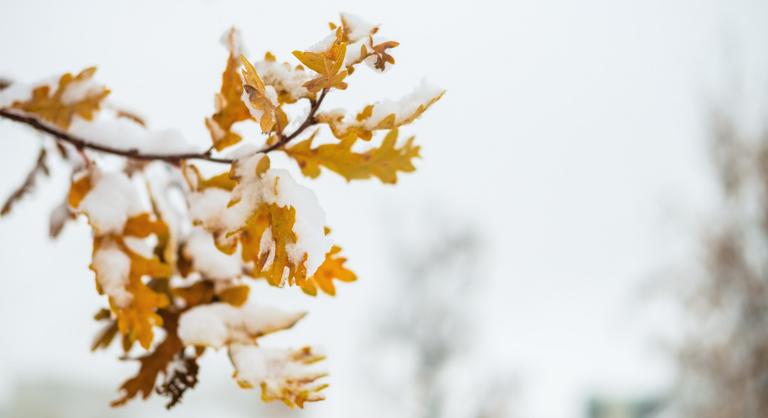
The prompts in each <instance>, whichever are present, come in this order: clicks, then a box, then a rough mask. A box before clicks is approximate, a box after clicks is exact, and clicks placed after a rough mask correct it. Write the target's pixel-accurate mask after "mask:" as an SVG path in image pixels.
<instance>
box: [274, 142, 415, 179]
mask: <svg viewBox="0 0 768 418" xmlns="http://www.w3.org/2000/svg"><path fill="white" fill-rule="evenodd" d="M397 136H398V131H397V129H392V130H390V131H389V132H388V133H387V135H386V136H385V137H384V140H383V141H382V143H381V145H380V146H379V147H378V148H373V149H371V150H369V151H366V152H355V151H353V150H352V146H353V145H354V144H355V142H356V141H357V136H356V135H354V134H349V135H347V136H346V137H344V138H343V139H342V140H341V141H340V142H338V143H332V144H323V145H319V146H317V147H312V140H313V139H314V135H313V136H311V137H310V138H308V139H306V140H304V141H302V142H299V143H297V144H296V145H294V146H292V147H290V148H287V149H286V150H285V153H286V154H288V155H289V156H290V157H292V158H293V159H294V160H296V162H297V163H298V164H299V167H300V168H301V172H302V173H303V174H304V175H305V176H307V177H311V178H316V177H318V176H319V175H320V167H325V168H327V169H328V170H331V171H333V172H335V173H337V174H340V175H341V176H342V177H344V178H345V179H346V180H347V181H352V180H363V179H368V178H371V177H376V178H378V179H379V180H381V182H382V183H388V184H394V183H397V173H398V172H404V173H410V172H412V171H414V170H415V169H416V168H415V167H414V165H413V159H414V158H418V157H419V146H417V145H414V144H413V137H411V138H408V140H407V141H406V142H405V143H404V144H403V145H401V146H399V147H398V146H396V144H397Z"/></svg>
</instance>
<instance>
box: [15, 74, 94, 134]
mask: <svg viewBox="0 0 768 418" xmlns="http://www.w3.org/2000/svg"><path fill="white" fill-rule="evenodd" d="M95 72H96V67H90V68H86V69H85V70H83V71H81V72H80V73H78V74H77V75H72V74H70V73H66V74H64V75H63V76H61V78H59V81H58V86H57V88H56V90H54V91H53V92H51V88H50V87H49V86H40V87H37V88H36V89H34V90H33V91H32V97H31V98H30V99H29V100H26V101H16V102H14V103H12V104H11V107H12V108H14V109H19V110H22V111H24V112H26V113H31V114H34V115H36V116H39V117H40V118H41V119H43V120H45V121H47V122H50V123H52V124H54V125H56V126H58V127H59V128H62V129H65V130H66V129H68V128H69V125H70V124H71V123H72V119H73V118H74V117H75V116H79V117H81V118H83V119H85V120H92V119H93V115H94V114H95V112H96V111H98V110H99V108H100V107H101V102H102V101H103V100H104V98H106V97H107V95H109V90H108V89H107V88H106V87H102V86H92V87H90V86H89V87H87V88H88V90H87V91H86V92H85V94H84V95H82V96H83V97H80V96H79V95H77V94H71V93H70V95H73V96H74V97H72V98H70V97H69V96H70V95H68V94H67V92H68V91H69V92H72V91H73V90H76V89H78V88H82V85H84V84H86V83H89V82H90V81H91V79H92V78H93V74H94V73H95Z"/></svg>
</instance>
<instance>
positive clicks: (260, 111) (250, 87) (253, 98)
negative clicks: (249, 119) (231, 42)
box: [240, 56, 277, 133]
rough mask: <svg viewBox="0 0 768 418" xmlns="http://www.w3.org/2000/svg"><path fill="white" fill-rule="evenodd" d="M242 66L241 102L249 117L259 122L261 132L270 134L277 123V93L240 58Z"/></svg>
mask: <svg viewBox="0 0 768 418" xmlns="http://www.w3.org/2000/svg"><path fill="white" fill-rule="evenodd" d="M240 62H241V63H242V64H243V70H242V74H243V100H244V101H245V103H246V106H247V108H248V110H249V111H250V114H251V116H253V118H254V119H256V120H257V121H258V122H259V126H260V127H261V131H262V132H264V133H267V132H270V131H271V130H272V128H273V127H274V126H275V124H276V123H277V116H276V115H275V112H276V110H277V103H276V102H277V93H276V92H275V89H274V87H272V86H269V87H267V86H266V85H265V84H264V82H263V81H262V80H261V77H259V74H258V73H257V72H256V68H254V66H253V64H251V62H250V61H248V60H247V59H246V58H245V57H244V56H240Z"/></svg>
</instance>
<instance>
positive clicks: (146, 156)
mask: <svg viewBox="0 0 768 418" xmlns="http://www.w3.org/2000/svg"><path fill="white" fill-rule="evenodd" d="M326 94H328V89H323V91H322V92H321V93H320V97H319V98H318V99H317V100H314V101H312V104H311V107H310V109H309V114H308V115H307V118H306V119H305V120H304V122H302V124H301V125H300V126H299V127H298V128H296V130H295V131H293V132H292V133H290V134H288V135H283V134H282V133H281V134H279V139H278V141H277V142H275V143H274V144H272V145H269V146H266V147H264V148H262V149H261V150H259V151H258V152H261V153H265V154H266V153H269V152H272V151H275V150H277V149H279V148H281V147H283V146H285V145H286V144H288V143H289V142H290V141H291V140H293V139H294V138H296V137H297V136H299V135H300V134H301V133H302V132H304V131H305V130H306V129H307V128H309V127H310V126H312V125H315V124H316V123H317V121H316V120H315V114H317V111H318V110H319V109H320V105H321V104H322V102H323V100H324V99H325V96H326ZM0 118H5V119H8V120H12V121H14V122H18V123H21V124H24V125H27V126H30V127H32V128H34V129H37V130H38V131H41V132H44V133H46V134H48V135H51V136H53V137H54V138H56V140H58V141H63V142H66V143H69V144H71V145H73V146H74V147H75V148H77V149H80V150H83V149H88V150H92V151H97V152H101V153H105V154H112V155H118V156H121V157H125V158H130V159H134V160H145V161H150V160H161V161H166V162H169V163H179V162H180V161H183V160H203V161H209V162H213V163H223V164H231V163H233V162H234V161H235V160H234V159H232V158H221V157H214V156H212V155H211V151H212V150H211V149H208V150H207V151H204V152H199V153H178V154H158V153H142V152H140V151H139V150H138V149H120V148H114V147H110V146H107V145H102V144H97V143H94V142H90V141H88V140H86V139H83V138H80V137H78V136H76V135H72V134H70V133H68V132H66V131H63V130H61V129H59V128H57V127H55V126H53V125H51V124H48V123H46V122H44V121H42V120H40V119H38V118H36V117H34V116H31V115H28V114H26V113H23V112H19V111H16V110H13V109H10V108H0Z"/></svg>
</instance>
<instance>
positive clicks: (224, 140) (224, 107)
mask: <svg viewBox="0 0 768 418" xmlns="http://www.w3.org/2000/svg"><path fill="white" fill-rule="evenodd" d="M237 36H238V34H237V29H235V28H231V29H230V30H229V32H227V38H226V39H227V49H228V50H229V57H228V58H227V66H226V68H224V72H223V73H222V74H221V90H220V91H219V93H217V94H216V100H215V103H216V113H214V114H213V116H211V117H210V118H206V119H205V126H206V127H207V128H208V131H209V132H210V134H211V138H212V139H213V145H214V147H215V148H216V149H217V150H219V151H221V150H223V149H224V148H227V147H229V146H231V145H234V144H237V143H238V142H240V140H241V139H242V137H241V136H240V135H239V134H237V133H235V132H233V131H232V125H234V124H235V123H237V122H240V121H243V120H247V119H249V118H250V117H251V115H250V113H249V112H248V109H247V108H246V107H245V104H244V103H243V101H242V99H241V96H242V95H243V83H242V81H241V79H240V74H239V73H238V70H239V68H240V57H239V56H238V51H237V48H236V47H237V45H236V42H237V39H236V37H237Z"/></svg>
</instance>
